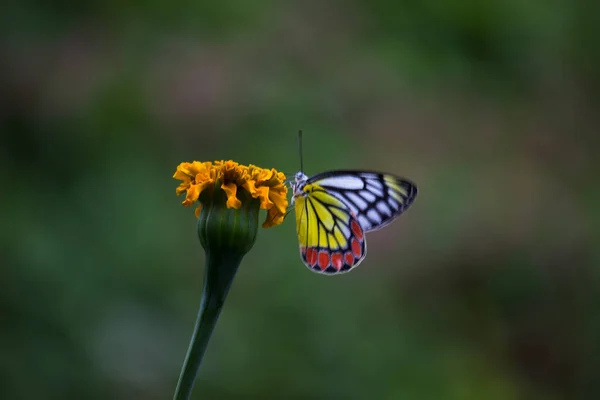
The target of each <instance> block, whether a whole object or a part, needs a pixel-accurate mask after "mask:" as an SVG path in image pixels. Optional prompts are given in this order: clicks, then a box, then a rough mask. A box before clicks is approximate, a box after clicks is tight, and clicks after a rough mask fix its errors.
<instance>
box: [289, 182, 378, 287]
mask: <svg viewBox="0 0 600 400" xmlns="http://www.w3.org/2000/svg"><path fill="white" fill-rule="evenodd" d="M303 190H304V195H303V196H299V197H298V198H297V199H296V201H295V208H296V228H297V233H298V240H299V242H300V256H301V258H302V261H303V262H304V264H305V265H306V266H307V267H308V268H310V269H311V270H312V271H314V272H319V273H324V274H331V275H333V274H339V273H343V272H348V271H350V270H351V269H352V268H354V267H356V266H357V265H358V264H359V263H360V262H361V261H362V260H363V259H364V257H365V255H366V251H367V247H366V241H365V237H364V231H363V229H362V227H361V225H360V223H359V222H358V220H357V219H356V216H355V215H353V213H352V210H351V209H350V208H349V207H348V206H347V205H346V204H344V203H343V202H342V201H341V200H340V199H339V198H337V197H336V196H334V195H332V194H330V193H328V191H326V190H324V189H323V188H321V187H320V186H319V185H316V184H313V185H306V186H305V187H304V188H303Z"/></svg>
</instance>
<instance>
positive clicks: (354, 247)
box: [352, 238, 362, 258]
mask: <svg viewBox="0 0 600 400" xmlns="http://www.w3.org/2000/svg"><path fill="white" fill-rule="evenodd" d="M352 252H353V253H354V255H355V256H356V258H360V256H361V255H362V248H361V247H360V243H359V242H358V240H356V238H352Z"/></svg>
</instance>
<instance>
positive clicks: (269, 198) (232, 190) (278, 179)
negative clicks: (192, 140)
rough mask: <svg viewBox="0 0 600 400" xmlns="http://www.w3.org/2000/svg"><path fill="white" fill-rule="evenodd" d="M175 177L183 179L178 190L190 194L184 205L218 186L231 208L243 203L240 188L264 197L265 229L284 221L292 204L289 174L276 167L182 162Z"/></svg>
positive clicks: (190, 203)
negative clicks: (288, 188) (287, 175)
mask: <svg viewBox="0 0 600 400" xmlns="http://www.w3.org/2000/svg"><path fill="white" fill-rule="evenodd" d="M173 178H175V179H179V180H181V181H182V182H181V183H180V184H179V186H178V187H177V189H176V190H175V193H177V195H180V194H183V193H184V192H185V193H186V196H185V200H184V201H183V205H184V206H186V207H189V206H191V205H192V204H194V203H195V202H196V201H197V200H198V199H199V198H200V195H201V194H202V193H203V192H205V191H206V190H208V191H211V192H212V191H213V190H215V188H221V189H222V190H223V191H224V192H225V194H226V195H227V208H235V209H238V208H240V207H241V205H242V203H241V201H240V199H239V198H238V190H240V189H241V190H245V191H247V192H248V193H249V194H250V195H251V196H252V197H253V198H255V199H259V200H260V208H262V209H263V210H267V218H266V220H265V222H264V223H263V225H262V226H263V228H270V227H272V226H275V225H279V224H281V223H282V222H283V218H284V216H285V212H286V209H287V206H288V200H287V187H286V185H285V182H284V181H285V175H284V174H283V173H281V172H278V171H277V170H275V169H270V170H269V169H263V168H260V167H257V166H256V165H252V164H250V166H245V165H240V164H238V163H237V162H235V161H231V160H229V161H215V162H210V161H206V162H199V161H194V162H191V163H190V162H182V163H181V164H179V166H177V171H175V174H174V175H173ZM201 209H202V205H201V204H200V205H199V206H198V207H197V208H196V217H198V216H199V215H200V210H201Z"/></svg>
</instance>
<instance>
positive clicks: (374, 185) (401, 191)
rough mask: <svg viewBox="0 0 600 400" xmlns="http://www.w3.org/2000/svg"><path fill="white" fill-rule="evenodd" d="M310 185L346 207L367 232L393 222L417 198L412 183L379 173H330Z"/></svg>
mask: <svg viewBox="0 0 600 400" xmlns="http://www.w3.org/2000/svg"><path fill="white" fill-rule="evenodd" d="M308 184H311V185H317V186H319V187H320V188H322V190H323V191H325V192H326V193H328V194H331V195H333V196H335V197H336V198H337V199H338V200H340V201H341V202H342V203H343V204H344V205H346V206H347V207H348V208H349V209H350V210H351V212H352V213H353V214H354V216H355V217H356V219H357V220H358V222H359V224H360V226H361V228H362V229H363V231H364V232H369V231H374V230H377V229H380V228H382V227H384V226H385V225H387V224H389V223H390V222H392V221H393V220H394V219H395V218H396V217H398V216H400V214H402V213H403V212H404V211H406V209H407V208H408V207H409V206H410V205H411V204H412V203H413V201H414V200H415V198H416V196H417V187H416V186H415V185H414V184H413V183H412V182H410V181H409V180H407V179H404V178H400V177H396V176H393V175H390V174H383V173H379V172H365V171H330V172H325V173H322V174H318V175H315V176H313V177H311V178H310V179H309V180H308Z"/></svg>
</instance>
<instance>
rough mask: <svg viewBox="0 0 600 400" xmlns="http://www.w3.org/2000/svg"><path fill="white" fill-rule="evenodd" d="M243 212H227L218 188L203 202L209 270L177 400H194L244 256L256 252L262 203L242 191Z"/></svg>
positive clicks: (201, 227) (201, 231)
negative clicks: (206, 355)
mask: <svg viewBox="0 0 600 400" xmlns="http://www.w3.org/2000/svg"><path fill="white" fill-rule="evenodd" d="M238 198H239V199H240V200H241V202H242V206H241V207H240V208H239V209H233V208H227V207H226V201H227V197H226V195H225V193H224V192H223V191H222V190H220V188H218V189H217V188H215V190H214V195H213V196H212V197H208V196H207V197H204V198H201V199H200V200H201V203H202V205H203V208H202V212H201V213H200V218H199V219H198V237H199V239H200V243H201V244H202V247H204V251H205V253H206V269H205V273H204V287H203V289H202V299H201V301H200V310H199V311H198V317H197V319H196V325H195V327H194V333H193V335H192V340H191V342H190V346H189V348H188V352H187V354H186V357H185V361H184V363H183V367H182V369H181V374H180V376H179V381H178V382H177V388H176V389H175V395H174V397H173V399H174V400H184V399H185V400H187V399H189V398H190V395H191V393H192V388H193V387H194V381H195V380H196V376H197V374H198V370H199V368H200V363H201V362H202V357H203V356H204V353H205V351H206V347H207V346H208V342H209V339H210V336H211V334H212V332H213V329H214V327H215V325H216V323H217V320H218V318H219V314H220V313H221V309H222V308H223V304H224V303H225V299H226V297H227V293H228V292H229V288H230V287H231V284H232V283H233V278H234V277H235V273H236V272H237V269H238V267H239V265H240V263H241V261H242V258H243V257H244V255H245V254H246V253H247V252H248V251H249V250H250V249H251V248H252V246H253V245H254V241H255V240H256V233H257V230H258V211H259V206H260V203H259V201H258V200H256V199H253V198H251V197H250V195H249V194H248V193H246V192H245V191H243V190H241V191H240V192H239V193H238Z"/></svg>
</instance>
